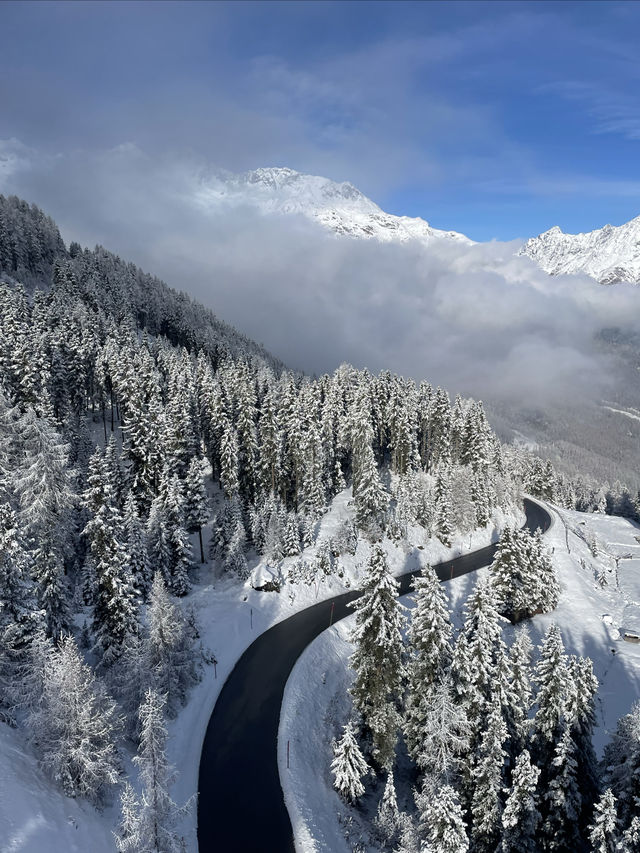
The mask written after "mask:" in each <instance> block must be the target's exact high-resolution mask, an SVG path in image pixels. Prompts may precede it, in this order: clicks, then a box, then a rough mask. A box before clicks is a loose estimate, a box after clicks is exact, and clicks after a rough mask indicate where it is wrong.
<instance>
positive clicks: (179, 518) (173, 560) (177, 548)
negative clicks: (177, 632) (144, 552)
mask: <svg viewBox="0 0 640 853" xmlns="http://www.w3.org/2000/svg"><path fill="white" fill-rule="evenodd" d="M163 476H164V475H163ZM164 515H165V519H166V530H167V544H168V550H169V583H168V586H169V588H170V589H171V592H172V593H173V594H174V595H186V594H187V593H188V592H189V589H190V584H189V575H188V572H189V568H190V567H191V544H190V542H189V535H188V534H187V530H186V522H185V502H184V495H183V493H182V486H181V481H180V480H179V479H178V477H177V475H176V474H173V475H170V476H169V478H168V481H167V483H166V492H165V499H164Z"/></svg>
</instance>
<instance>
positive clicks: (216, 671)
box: [213, 658, 218, 678]
mask: <svg viewBox="0 0 640 853" xmlns="http://www.w3.org/2000/svg"><path fill="white" fill-rule="evenodd" d="M213 677H214V678H217V677H218V661H217V660H216V659H215V658H214V659H213Z"/></svg>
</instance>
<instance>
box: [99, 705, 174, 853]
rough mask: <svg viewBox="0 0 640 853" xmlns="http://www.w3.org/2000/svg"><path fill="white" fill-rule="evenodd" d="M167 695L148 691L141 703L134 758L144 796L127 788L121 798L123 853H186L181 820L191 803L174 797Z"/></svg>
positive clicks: (119, 838) (120, 846)
mask: <svg viewBox="0 0 640 853" xmlns="http://www.w3.org/2000/svg"><path fill="white" fill-rule="evenodd" d="M163 708H164V698H163V697H162V696H159V695H158V693H156V692H155V691H153V690H148V691H147V693H146V695H145V700H144V702H143V704H142V705H141V706H140V724H141V734H140V746H139V748H138V754H137V755H136V756H135V758H134V759H133V761H134V763H135V764H136V766H137V767H138V770H139V773H140V779H141V782H142V796H141V798H140V799H139V800H138V798H137V797H135V795H132V793H131V792H130V791H127V790H126V789H125V794H124V797H123V799H122V801H121V807H122V820H121V824H120V829H119V832H118V834H117V835H116V841H117V844H118V848H119V851H121V853H134V851H135V853H183V851H184V849H185V842H184V838H183V837H182V836H181V835H180V833H179V831H178V824H179V821H180V820H181V819H182V818H183V817H184V815H185V814H186V813H187V811H188V810H189V808H190V803H187V804H186V805H185V806H178V805H177V804H176V803H175V802H174V801H173V800H172V799H171V793H170V791H171V786H172V785H173V784H174V782H175V779H176V773H175V771H174V770H173V768H172V767H171V765H170V764H169V763H168V761H167V757H166V746H167V728H166V726H165V723H164V716H163Z"/></svg>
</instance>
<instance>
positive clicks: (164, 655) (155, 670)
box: [145, 572, 198, 717]
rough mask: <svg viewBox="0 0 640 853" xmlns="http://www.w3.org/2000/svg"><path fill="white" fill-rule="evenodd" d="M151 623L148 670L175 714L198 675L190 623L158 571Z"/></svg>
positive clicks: (155, 578) (153, 591) (151, 602)
mask: <svg viewBox="0 0 640 853" xmlns="http://www.w3.org/2000/svg"><path fill="white" fill-rule="evenodd" d="M148 623H149V636H148V639H147V641H146V643H145V647H146V648H145V658H146V669H147V671H148V672H149V673H150V674H151V677H152V679H153V685H154V689H155V690H156V691H157V692H158V693H160V694H161V695H162V696H164V702H165V705H166V710H167V714H168V715H169V717H175V716H176V715H177V713H178V710H179V709H180V706H181V705H183V704H184V702H185V700H186V696H187V692H188V691H189V688H190V687H192V686H193V685H194V684H195V683H196V682H197V680H198V674H197V670H196V665H195V655H194V651H193V648H192V638H191V637H190V634H189V626H188V624H187V622H186V620H185V618H184V615H183V612H182V609H181V608H180V606H179V605H178V604H174V603H173V602H172V601H171V598H170V596H169V594H168V592H167V589H166V587H165V585H164V581H163V579H162V575H161V574H160V573H159V572H156V574H155V577H154V579H153V586H152V587H151V599H150V603H149V614H148Z"/></svg>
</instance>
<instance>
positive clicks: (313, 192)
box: [198, 166, 473, 245]
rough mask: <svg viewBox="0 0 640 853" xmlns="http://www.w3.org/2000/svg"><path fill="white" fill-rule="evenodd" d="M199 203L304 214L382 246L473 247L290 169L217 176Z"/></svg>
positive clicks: (341, 185)
mask: <svg viewBox="0 0 640 853" xmlns="http://www.w3.org/2000/svg"><path fill="white" fill-rule="evenodd" d="M198 201H199V202H200V203H202V204H203V205H204V206H206V207H215V206H216V205H219V204H221V203H226V204H230V203H232V204H249V205H252V206H255V207H257V208H258V209H259V210H261V211H262V212H264V213H279V214H298V215H301V216H304V217H306V218H308V219H312V220H314V221H316V222H318V223H320V224H321V225H323V226H324V227H325V228H327V229H328V230H330V231H333V232H334V233H336V234H340V235H343V236H350V237H358V238H362V239H375V240H379V241H381V242H403V243H404V242H407V241H409V240H418V241H420V242H431V241H432V240H434V239H446V240H455V241H458V242H462V243H466V244H468V245H471V244H472V242H473V241H472V240H469V239H468V238H467V237H465V236H464V235H463V234H458V233H456V232H455V231H440V230H438V229H436V228H432V227H431V226H430V225H429V223H428V222H426V221H425V220H424V219H420V218H419V217H418V218H415V219H413V218H410V217H407V216H393V215H391V214H389V213H385V212H384V211H383V210H382V209H381V208H380V207H378V205H377V204H376V203H375V202H373V201H371V199H370V198H367V196H365V195H364V193H362V192H361V191H360V190H359V189H358V188H357V187H354V185H353V184H351V183H349V182H348V181H343V182H337V181H332V180H330V179H329V178H323V177H320V176H319V175H305V174H303V173H302V172H296V171H295V170H294V169H289V168H287V167H285V166H270V167H262V168H259V169H253V170H252V171H249V172H244V173H242V174H239V175H234V174H230V173H217V174H216V175H214V176H211V175H208V176H205V177H203V178H202V181H201V185H200V190H199V193H198Z"/></svg>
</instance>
